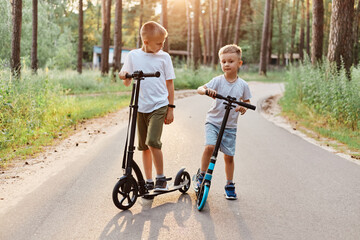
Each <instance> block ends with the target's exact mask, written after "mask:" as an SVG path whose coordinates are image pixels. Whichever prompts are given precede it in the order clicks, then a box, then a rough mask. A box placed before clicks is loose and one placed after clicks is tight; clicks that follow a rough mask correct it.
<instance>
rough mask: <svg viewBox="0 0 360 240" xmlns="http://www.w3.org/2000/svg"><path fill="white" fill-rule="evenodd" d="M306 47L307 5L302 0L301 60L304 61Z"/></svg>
mask: <svg viewBox="0 0 360 240" xmlns="http://www.w3.org/2000/svg"><path fill="white" fill-rule="evenodd" d="M304 45H305V5H304V0H301V23H300V42H299V56H300V60H301V61H303V60H304Z"/></svg>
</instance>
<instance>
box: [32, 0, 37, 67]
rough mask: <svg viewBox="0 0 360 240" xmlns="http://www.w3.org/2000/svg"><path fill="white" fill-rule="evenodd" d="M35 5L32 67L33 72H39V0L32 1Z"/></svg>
mask: <svg viewBox="0 0 360 240" xmlns="http://www.w3.org/2000/svg"><path fill="white" fill-rule="evenodd" d="M32 3H33V4H32V5H33V22H32V25H33V27H32V45H31V69H32V71H33V73H36V72H37V69H38V59H37V44H38V43H37V34H38V30H37V29H38V0H33V1H32Z"/></svg>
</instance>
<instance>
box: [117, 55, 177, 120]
mask: <svg viewBox="0 0 360 240" xmlns="http://www.w3.org/2000/svg"><path fill="white" fill-rule="evenodd" d="M121 71H127V72H128V73H130V74H132V73H133V72H135V71H143V73H155V72H157V71H159V72H160V77H159V78H156V77H150V78H145V79H144V80H141V83H140V94H139V109H138V111H139V112H141V113H150V112H152V111H154V110H156V109H159V108H161V107H163V106H166V105H168V104H169V101H168V95H169V93H168V90H167V87H166V80H172V79H175V72H174V67H173V64H172V61H171V58H170V55H169V54H168V53H167V52H164V51H162V50H160V51H159V52H157V53H146V52H144V51H143V50H142V49H135V50H132V51H130V52H129V54H128V55H127V57H126V59H125V62H124V65H123V67H122V68H121Z"/></svg>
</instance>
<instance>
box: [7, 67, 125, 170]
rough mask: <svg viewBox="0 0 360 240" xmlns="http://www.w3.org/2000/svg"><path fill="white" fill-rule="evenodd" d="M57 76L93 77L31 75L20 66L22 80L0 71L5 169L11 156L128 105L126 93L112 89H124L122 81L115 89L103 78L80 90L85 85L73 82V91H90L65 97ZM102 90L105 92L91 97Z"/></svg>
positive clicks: (37, 148)
mask: <svg viewBox="0 0 360 240" xmlns="http://www.w3.org/2000/svg"><path fill="white" fill-rule="evenodd" d="M59 75H61V76H62V78H63V76H71V77H72V80H73V81H75V82H76V80H77V76H78V77H79V78H80V79H86V78H89V79H90V80H89V81H90V82H91V81H93V79H95V80H96V78H97V77H96V74H94V73H92V74H90V73H87V76H86V77H85V78H84V77H83V76H81V75H78V74H77V73H71V72H70V73H69V72H67V71H66V72H64V74H61V72H51V73H49V72H46V71H43V72H41V71H40V72H39V73H38V75H32V74H31V73H30V72H28V71H27V70H26V69H24V70H23V72H22V76H21V79H12V77H11V74H10V72H9V71H6V70H3V71H0V167H6V166H7V165H8V164H9V163H10V161H11V159H13V158H25V157H26V156H28V155H32V154H36V153H37V152H39V151H41V148H42V146H46V145H50V144H52V142H53V140H54V139H58V138H59V137H64V136H67V135H69V134H70V133H71V132H72V131H73V130H72V129H73V128H72V126H74V125H76V124H77V123H78V122H79V121H83V120H84V119H90V118H94V117H98V116H103V115H105V114H107V113H109V112H114V111H117V110H118V109H120V108H122V107H124V106H127V105H128V104H129V101H130V96H129V94H125V95H124V94H122V95H119V94H115V93H112V92H113V91H115V89H116V90H118V89H121V88H123V90H126V91H127V89H126V88H124V87H123V86H120V83H118V84H117V85H119V86H118V88H115V87H113V86H112V85H113V83H107V84H104V83H103V82H104V81H103V82H101V81H98V84H95V85H93V87H91V88H84V84H83V83H79V84H78V85H76V84H74V86H75V88H74V89H76V91H78V92H81V93H88V95H68V94H69V92H71V91H69V90H64V89H66V88H65V87H64V85H60V82H61V81H59V79H60V77H59ZM91 76H92V79H91ZM63 79H64V78H63ZM79 82H81V81H79ZM121 85H122V84H121ZM101 91H106V92H105V94H100V95H93V94H90V95H89V93H92V92H101Z"/></svg>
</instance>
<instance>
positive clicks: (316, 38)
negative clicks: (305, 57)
mask: <svg viewBox="0 0 360 240" xmlns="http://www.w3.org/2000/svg"><path fill="white" fill-rule="evenodd" d="M323 39H324V3H323V0H313V23H312V47H311V62H312V64H313V65H316V64H317V63H318V62H319V61H321V58H322V49H323Z"/></svg>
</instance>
